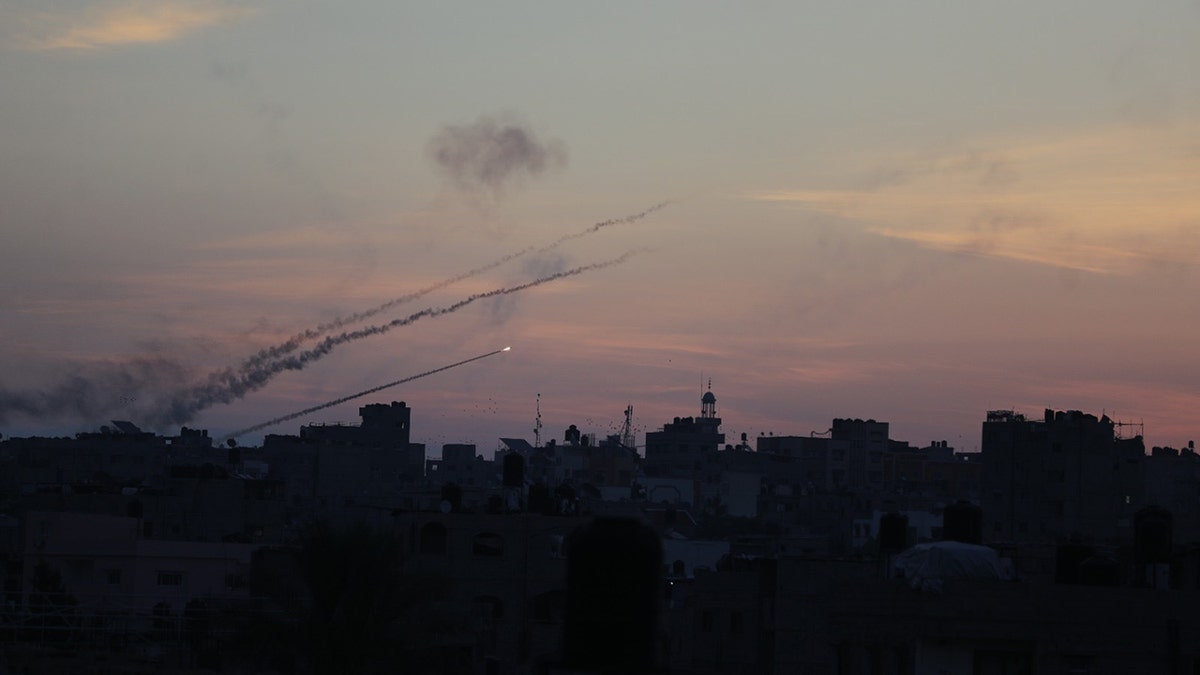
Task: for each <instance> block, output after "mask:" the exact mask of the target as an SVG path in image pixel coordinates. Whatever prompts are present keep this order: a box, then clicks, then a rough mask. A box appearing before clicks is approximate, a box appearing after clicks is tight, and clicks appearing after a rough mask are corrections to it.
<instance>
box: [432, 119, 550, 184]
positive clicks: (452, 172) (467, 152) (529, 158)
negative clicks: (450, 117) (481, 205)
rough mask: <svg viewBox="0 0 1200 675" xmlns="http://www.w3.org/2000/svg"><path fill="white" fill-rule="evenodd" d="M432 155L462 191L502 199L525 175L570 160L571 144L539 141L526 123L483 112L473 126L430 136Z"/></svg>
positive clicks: (448, 127) (452, 129) (454, 128)
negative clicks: (568, 147)
mask: <svg viewBox="0 0 1200 675" xmlns="http://www.w3.org/2000/svg"><path fill="white" fill-rule="evenodd" d="M429 155H430V157H432V158H433V160H434V162H436V163H437V165H438V166H439V167H441V168H442V170H443V171H444V172H445V173H446V175H447V176H448V177H449V178H450V179H451V180H452V181H453V182H454V184H455V185H456V186H457V187H458V188H459V190H461V191H463V192H469V193H476V194H481V195H490V196H491V197H492V199H493V200H498V199H499V198H500V197H501V196H502V195H503V193H504V191H505V190H506V189H507V188H508V187H509V186H510V185H512V184H515V183H517V182H518V181H519V180H520V179H521V177H522V174H524V175H529V176H536V175H538V174H540V173H542V172H543V171H545V170H546V167H547V166H552V167H556V168H557V167H561V166H563V165H565V164H566V163H567V146H566V145H565V144H563V142H562V141H559V140H557V139H549V140H547V141H544V142H543V141H541V140H539V139H538V138H537V137H536V136H534V134H533V132H532V131H530V130H529V129H527V128H526V127H525V126H524V125H522V124H520V123H518V122H516V121H513V120H511V119H510V120H507V121H505V122H498V121H497V120H495V119H492V118H491V117H487V116H483V117H480V118H479V119H478V120H476V121H475V123H474V124H470V125H448V126H446V127H444V128H443V129H442V130H441V131H440V132H438V133H437V135H435V136H434V137H433V139H431V140H430V141H429Z"/></svg>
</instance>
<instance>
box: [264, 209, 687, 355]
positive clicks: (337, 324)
mask: <svg viewBox="0 0 1200 675" xmlns="http://www.w3.org/2000/svg"><path fill="white" fill-rule="evenodd" d="M670 204H671V202H660V203H658V204H655V205H654V206H651V207H650V208H648V209H646V210H645V211H642V212H640V213H635V214H632V215H628V216H624V217H621V218H612V219H610V220H602V221H600V222H598V223H594V224H592V225H590V226H588V227H587V228H584V229H582V230H580V231H578V232H573V233H571V234H565V235H563V236H561V237H559V238H558V239H556V240H554V241H553V242H551V243H549V244H547V245H545V246H542V247H541V248H534V247H532V246H528V247H526V248H523V249H521V250H520V251H516V252H514V253H509V254H508V255H506V256H504V257H501V258H498V259H496V260H493V261H492V262H490V263H488V264H486V265H482V266H480V267H476V268H475V269H472V270H468V271H466V272H462V273H460V274H456V275H454V276H452V277H448V278H446V279H443V280H441V281H438V282H436V283H433V284H430V285H429V286H426V287H425V288H421V289H419V290H416V291H413V292H412V293H408V294H406V295H402V296H400V297H398V298H394V299H392V300H388V301H387V302H385V303H383V304H381V305H376V306H375V307H372V308H370V309H367V310H363V311H361V312H355V313H354V314H347V315H346V316H342V317H338V318H336V319H333V320H332V321H328V322H326V323H322V324H319V325H317V326H315V327H313V328H306V329H304V330H302V331H300V332H299V333H296V334H295V335H293V336H291V337H290V338H288V339H287V340H285V341H283V342H281V343H279V344H277V345H272V346H270V347H264V348H263V349H261V350H259V351H258V352H257V353H256V354H254V355H253V356H251V357H249V358H247V359H246V360H245V361H243V362H242V364H241V366H240V369H242V370H249V369H252V368H254V367H256V366H258V365H259V364H262V363H266V362H268V361H271V360H274V359H277V358H279V357H282V356H286V355H287V354H290V353H292V352H294V351H296V350H297V349H299V348H300V345H302V344H304V343H305V342H307V341H309V340H315V339H317V338H319V337H322V336H324V335H326V334H328V333H330V332H332V331H335V330H338V329H340V328H344V327H346V326H348V325H350V324H353V323H358V322H359V321H364V320H366V319H369V318H371V317H373V316H375V315H376V314H380V313H382V312H386V311H387V310H389V309H391V308H393V307H396V306H397V305H402V304H404V303H406V302H412V301H413V300H418V299H420V298H422V297H424V296H426V295H429V294H430V293H433V292H434V291H439V290H441V289H443V288H446V287H447V286H451V285H453V284H456V283H458V282H460V281H466V280H467V279H470V278H471V277H475V276H478V275H480V274H483V273H484V272H488V271H490V270H493V269H495V268H497V267H499V266H501V265H503V264H504V263H507V262H510V261H512V260H515V259H517V258H520V257H522V256H524V255H526V254H529V253H535V252H536V253H545V252H547V251H552V250H554V249H555V248H558V247H559V246H561V245H562V244H564V243H566V242H568V241H572V240H574V239H579V238H581V237H586V236H587V235H589V234H593V233H595V232H599V231H600V230H602V229H604V228H606V227H611V226H613V225H628V224H631V223H635V222H637V221H639V220H641V219H642V218H645V217H646V216H648V215H650V214H652V213H654V212H655V211H659V210H661V209H664V208H666V207H667V206H669V205H670Z"/></svg>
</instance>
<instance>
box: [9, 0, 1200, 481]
mask: <svg viewBox="0 0 1200 675" xmlns="http://www.w3.org/2000/svg"><path fill="white" fill-rule="evenodd" d="M1198 35H1200V2H1197V1H1196V0H1162V1H1158V2H1151V3H1130V2H1097V1H1095V0H1089V1H1087V2H1083V1H1080V2H1046V1H1044V0H1039V1H1037V2H1024V1H1022V2H1003V3H1000V2H993V3H979V2H905V3H898V2H897V3H870V4H864V3H844V2H779V3H775V2H738V3H708V2H652V3H613V2H609V3H559V2H508V3H452V2H436V3H435V2H385V1H382V0H381V1H370V2H368V1H356V0H349V1H346V2H316V1H311V0H289V1H284V0H257V1H245V2H234V1H218V0H209V1H204V2H201V1H190V0H146V1H142V2H130V1H121V0H117V1H109V0H56V1H55V2H44V1H42V0H15V1H14V0H9V1H7V2H0V86H2V87H3V89H2V91H3V93H2V94H0V156H2V157H3V162H0V288H2V293H0V433H3V434H4V436H5V437H11V436H27V435H69V434H73V433H75V432H78V431H89V430H94V429H96V428H98V427H99V426H100V425H101V424H107V423H108V421H109V420H112V419H127V420H131V421H133V422H134V423H136V424H139V425H140V426H142V427H143V428H146V429H152V430H155V431H159V432H163V433H171V434H175V433H178V430H179V427H180V426H183V425H186V426H189V427H193V428H205V429H208V430H209V431H210V433H211V434H212V435H214V436H216V437H218V438H221V437H223V434H226V433H228V432H230V431H233V430H236V429H239V428H243V427H247V426H250V425H253V424H256V423H259V422H262V421H264V420H267V419H270V418H273V417H276V416H279V415H284V414H287V413H290V412H293V411H296V410H299V409H302V408H306V407H309V406H313V405H317V404H319V403H322V402H324V401H328V400H331V399H335V398H338V397H341V396H345V395H347V394H350V393H354V392H356V391H360V390H363V389H367V388H369V387H373V386H376V385H379V384H382V383H385V382H388V381H392V380H397V379H400V378H403V377H406V376H410V375H413V374H417V373H421V372H424V371H427V370H430V369H433V368H437V367H440V366H443V365H446V364H449V363H453V362H456V361H460V360H463V359H466V358H470V357H472V356H476V355H479V354H482V353H486V352H490V351H492V350H495V349H499V348H501V347H505V346H509V345H511V346H512V348H513V349H512V351H511V352H508V353H504V354H499V355H495V356H492V357H489V358H487V359H483V360H480V361H477V362H474V363H471V364H468V365H465V366H462V367H460V368H456V369H453V370H449V371H446V372H443V373H439V374H436V375H432V376H429V377H426V378H422V379H419V380H415V381H413V382H410V383H408V384H405V385H403V386H401V387H397V388H395V389H391V390H388V391H385V392H380V393H378V394H376V395H373V396H371V397H367V398H363V399H359V400H356V401H353V402H349V403H346V404H343V405H341V406H337V407H333V408H330V409H327V410H323V411H321V412H319V413H316V414H314V415H313V416H312V417H311V418H307V419H301V420H297V421H293V422H289V423H287V424H285V425H281V426H280V427H279V428H275V429H271V430H268V431H271V432H275V433H296V432H297V429H298V428H299V425H300V424H302V423H307V422H332V421H342V422H351V423H356V422H357V419H358V418H357V410H358V407H359V406H361V405H363V404H365V403H370V402H388V401H391V400H403V401H406V402H407V403H408V404H409V405H410V406H411V407H412V408H413V432H412V437H413V440H414V441H419V442H425V443H427V444H429V450H430V452H431V454H434V455H436V454H438V453H439V452H440V447H441V444H443V443H452V442H475V443H477V444H478V445H479V448H480V451H481V452H483V453H484V454H485V455H487V456H488V457H490V450H491V449H493V448H494V447H495V444H496V438H497V437H501V436H506V437H507V436H516V437H524V438H527V439H529V440H532V439H533V425H534V417H535V406H536V402H537V395H538V394H539V393H540V394H541V410H542V419H543V422H544V425H545V427H544V429H543V436H542V438H543V440H546V439H548V438H561V437H562V431H563V429H565V428H566V427H567V426H568V425H570V424H576V425H578V426H579V427H580V429H581V430H582V431H584V432H595V433H596V434H597V435H599V436H603V435H604V434H608V433H616V431H617V430H618V428H619V426H620V424H621V422H622V411H623V410H624V409H625V406H626V405H629V404H632V405H633V407H634V422H635V424H636V426H637V428H638V431H639V443H640V442H642V438H641V434H642V433H643V432H644V431H646V430H654V429H657V428H660V427H661V426H662V424H663V423H664V422H669V421H670V420H671V419H672V418H673V417H675V416H687V415H697V414H699V411H700V396H701V395H702V393H703V392H704V390H705V388H707V386H708V382H709V381H710V379H711V382H712V390H713V393H714V394H715V395H716V396H717V410H718V414H719V415H720V416H721V417H722V418H723V420H724V425H723V430H724V431H725V433H726V434H727V437H728V438H729V439H730V442H736V438H737V436H738V435H739V434H741V433H746V434H747V435H749V436H750V437H751V438H753V437H754V436H758V435H759V434H761V433H768V432H770V433H774V434H776V435H779V434H795V435H808V434H809V433H810V432H812V431H824V430H826V429H828V428H829V426H830V422H831V420H832V419H833V418H834V417H858V418H864V419H866V418H874V419H876V420H881V421H887V422H890V423H891V435H892V437H893V438H897V439H901V440H908V441H910V442H913V443H915V444H920V445H923V444H926V443H928V442H929V441H931V440H943V439H944V440H947V441H949V443H950V444H951V445H953V446H955V447H956V448H958V449H961V450H975V449H977V448H978V445H979V439H980V426H981V423H982V422H983V420H984V418H985V416H986V412H987V411H988V410H989V409H1015V410H1017V411H1020V412H1025V413H1029V414H1033V415H1040V414H1041V411H1042V409H1043V408H1047V407H1050V408H1055V409H1064V410H1065V409H1079V410H1084V411H1087V412H1091V413H1094V414H1097V415H1100V414H1102V413H1107V414H1108V415H1109V416H1110V417H1112V418H1114V419H1116V420H1120V421H1123V422H1137V423H1139V424H1140V423H1143V422H1144V425H1145V427H1144V428H1145V436H1146V440H1147V445H1148V446H1149V445H1171V446H1175V447H1179V446H1181V445H1186V443H1187V441H1188V440H1189V439H1193V438H1196V437H1198V436H1200V420H1198V419H1197V417H1198V415H1197V411H1200V358H1198V352H1197V344H1200V301H1198V298H1200V269H1197V260H1198V257H1197V256H1198V254H1200V76H1198V75H1197V65H1198V64H1200V39H1197V36H1198ZM664 202H669V204H668V205H666V206H665V207H663V208H660V209H657V210H653V211H652V212H650V213H646V214H645V215H644V216H643V217H640V218H636V217H635V218H628V219H627V222H610V221H614V220H617V219H622V218H626V217H628V216H637V215H639V214H642V213H644V212H646V211H647V210H650V209H652V208H653V207H655V206H656V205H659V204H662V203H664ZM598 224H603V226H602V227H594V226H596V225H598ZM589 228H591V230H594V231H589ZM576 234H578V235H581V236H572V235H576ZM531 247H532V250H529V249H530V248H531ZM631 251H632V252H633V253H634V254H633V255H632V256H630V257H628V258H627V259H624V260H623V261H621V262H617V263H615V264H611V265H608V266H603V265H601V266H600V267H598V268H595V269H585V270H583V271H582V272H580V273H578V274H571V275H568V276H565V277H561V278H553V279H550V280H549V281H547V282H546V283H543V284H539V285H536V286H533V287H529V288H526V289H524V290H521V291H519V292H512V293H504V294H500V295H498V296H495V297H486V298H480V299H478V301H474V302H471V303H469V304H465V305H462V306H461V307H460V308H459V309H457V310H455V311H453V312H449V313H440V312H438V311H435V312H432V313H430V315H420V316H418V317H416V318H414V319H412V320H411V321H408V320H407V317H410V316H413V315H414V314H415V313H419V312H421V310H425V309H428V308H434V309H436V308H449V307H452V306H454V304H455V303H456V302H459V301H461V300H463V299H466V298H468V297H470V296H472V295H473V294H478V293H484V292H488V291H492V290H496V289H505V288H512V287H516V286H521V285H523V284H526V283H528V282H531V281H535V280H539V279H545V278H547V277H553V276H554V275H556V274H559V273H563V272H568V271H572V270H576V269H577V268H580V267H584V266H588V265H594V264H597V263H605V262H606V261H611V260H614V259H618V258H619V257H620V256H622V255H623V254H625V253H627V252H631ZM516 254H520V255H516ZM508 256H512V258H511V259H509V260H507V261H506V262H505V263H504V264H501V265H497V266H494V267H490V268H489V269H486V270H484V271H483V272H481V273H479V274H475V275H467V274H465V273H467V272H469V271H471V270H477V269H480V268H484V267H489V266H490V264H491V263H493V262H496V261H499V260H501V259H503V258H506V257H508ZM457 277H465V278H461V279H460V280H459V281H457V282H456V283H453V284H448V285H444V287H440V288H436V289H435V290H433V291H432V292H429V293H427V294H424V295H422V296H421V297H417V298H414V299H410V300H408V301H406V302H402V303H397V304H395V305H394V306H391V307H389V308H388V309H386V310H385V311H382V312H379V313H377V314H374V315H372V316H369V317H366V318H365V319H363V320H361V321H357V322H353V323H349V324H347V325H346V326H343V327H339V328H337V329H334V330H333V331H332V332H330V333H328V335H331V336H335V337H336V336H337V335H340V334H342V332H343V331H347V330H354V329H362V328H369V327H371V326H380V325H384V324H387V323H388V322H389V321H393V320H400V323H403V324H404V325H398V326H395V327H394V328H392V329H390V330H387V331H386V332H383V333H381V334H379V335H369V336H364V337H361V339H348V340H347V341H346V342H344V343H341V344H337V345H336V346H335V348H331V349H329V350H328V353H326V354H323V355H321V356H320V358H313V359H312V360H311V361H309V362H308V363H307V365H306V367H304V368H302V369H298V370H291V369H284V370H283V372H280V373H278V374H277V375H274V376H271V377H265V378H263V379H262V380H260V381H257V384H256V385H255V386H256V387H257V388H256V389H254V390H252V391H249V390H247V391H246V393H245V395H244V396H242V397H241V398H237V397H236V396H233V397H232V398H234V399H235V400H233V401H232V402H230V403H223V402H216V403H213V402H212V400H213V399H212V397H213V396H214V395H213V394H212V391H213V388H214V387H217V388H219V387H220V386H224V385H223V384H222V383H226V384H227V383H229V382H232V381H233V380H231V379H229V378H228V377H226V378H225V379H220V378H219V377H218V378H217V379H213V378H214V376H213V375H212V373H225V374H226V375H228V374H229V373H235V374H236V373H237V372H240V371H238V370H237V369H238V368H239V367H243V366H244V364H246V363H247V359H248V358H249V357H251V356H252V355H254V354H255V353H256V352H258V351H259V350H261V349H264V348H267V347H271V346H273V345H279V344H281V343H283V342H285V341H286V340H288V339H289V338H290V337H292V336H294V335H296V334H297V333H300V332H302V331H305V330H306V329H315V328H317V327H318V326H320V325H322V324H328V323H330V322H333V321H335V320H337V319H338V318H342V317H347V316H350V315H354V314H355V313H360V312H363V311H365V310H371V309H372V308H376V307H379V306H380V305H382V304H384V303H388V302H390V301H393V300H397V299H401V298H405V297H407V296H410V295H414V294H417V292H418V291H421V290H422V289H428V288H430V287H432V286H437V285H439V284H440V282H442V281H443V280H447V279H451V278H457ZM318 344H319V338H318V339H314V340H309V341H306V342H305V343H304V345H302V346H300V347H299V349H297V350H295V351H292V352H289V354H290V355H292V356H296V355H298V354H300V353H303V352H304V350H305V349H311V348H312V347H313V346H316V345H318ZM284 356H286V355H284ZM273 358H274V359H275V360H276V361H277V360H278V358H280V356H279V355H276V356H275V357H273ZM222 369H232V370H222ZM243 374H244V373H243ZM239 381H241V380H239ZM243 382H244V381H243ZM231 386H232V385H231ZM202 391H203V392H204V396H208V397H209V398H208V399H204V400H203V401H201V398H203V397H200V398H197V397H198V396H200V394H199V393H198V392H202ZM217 398H220V397H219V396H217ZM227 398H230V397H227ZM184 419H186V420H187V421H183V420H184ZM1122 430H1123V432H1124V433H1126V434H1127V435H1128V434H1132V433H1134V432H1135V429H1132V428H1124V427H1122ZM242 441H243V443H257V442H260V441H261V432H259V435H257V436H254V437H246V438H243V439H242Z"/></svg>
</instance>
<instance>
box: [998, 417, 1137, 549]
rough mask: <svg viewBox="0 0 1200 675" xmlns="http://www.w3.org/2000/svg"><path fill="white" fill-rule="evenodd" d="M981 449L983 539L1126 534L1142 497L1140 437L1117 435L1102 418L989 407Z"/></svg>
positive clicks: (1118, 537) (1121, 536) (1115, 537)
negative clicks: (1038, 415) (1030, 416)
mask: <svg viewBox="0 0 1200 675" xmlns="http://www.w3.org/2000/svg"><path fill="white" fill-rule="evenodd" d="M982 453H983V460H982V461H983V475H982V495H981V500H982V506H983V515H984V539H985V540H987V541H1051V542H1052V541H1055V540H1059V539H1062V538H1065V537H1068V536H1071V535H1079V536H1082V537H1084V538H1087V539H1090V540H1093V541H1103V542H1114V541H1124V540H1127V539H1128V538H1129V533H1130V532H1131V531H1132V530H1131V528H1132V520H1131V518H1132V516H1133V513H1134V511H1136V510H1137V509H1138V508H1139V507H1140V506H1142V505H1143V504H1144V503H1145V501H1144V499H1145V497H1144V479H1143V468H1144V461H1145V459H1146V458H1145V454H1144V453H1145V449H1144V446H1143V444H1142V439H1141V437H1140V436H1138V437H1134V438H1131V439H1121V438H1117V437H1116V436H1115V434H1114V424H1113V422H1112V421H1111V420H1110V419H1108V417H1101V418H1096V417H1095V416H1094V415H1088V414H1086V413H1082V412H1079V411H1077V410H1072V411H1069V412H1061V411H1059V412H1056V411H1053V410H1049V409H1047V410H1046V412H1045V416H1044V417H1043V418H1042V419H1026V417H1025V416H1024V415H1021V414H1019V413H1015V412H1013V411H1011V410H993V411H990V412H988V414H987V421H985V422H984V423H983V443H982Z"/></svg>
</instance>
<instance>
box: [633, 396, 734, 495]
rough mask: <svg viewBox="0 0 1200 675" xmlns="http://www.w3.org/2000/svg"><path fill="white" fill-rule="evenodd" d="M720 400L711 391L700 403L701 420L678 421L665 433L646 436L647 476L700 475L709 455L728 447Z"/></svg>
mask: <svg viewBox="0 0 1200 675" xmlns="http://www.w3.org/2000/svg"><path fill="white" fill-rule="evenodd" d="M716 405H717V397H716V396H713V393H712V392H711V391H707V392H705V393H704V396H703V397H701V399H700V417H676V418H675V420H674V421H673V422H670V423H668V424H664V425H663V428H662V431H648V432H646V462H645V467H646V473H647V474H650V475H660V474H661V475H668V474H676V475H677V474H687V475H690V474H691V472H693V471H698V470H699V469H700V468H701V466H702V464H703V461H704V455H705V453H714V452H716V451H717V450H718V449H719V448H720V447H721V446H722V445H723V444H724V443H725V434H723V433H721V418H720V417H717V408H716Z"/></svg>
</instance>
